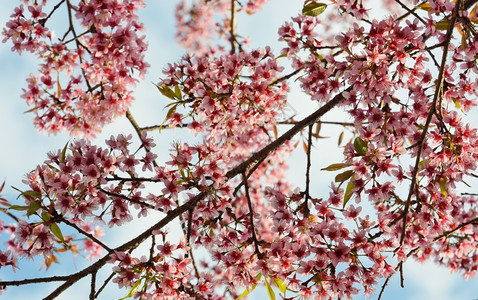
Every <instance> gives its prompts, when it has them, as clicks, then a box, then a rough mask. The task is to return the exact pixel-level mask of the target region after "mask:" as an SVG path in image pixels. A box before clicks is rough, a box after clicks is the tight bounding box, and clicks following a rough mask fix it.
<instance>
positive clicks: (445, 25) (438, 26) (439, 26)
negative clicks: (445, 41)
mask: <svg viewBox="0 0 478 300" xmlns="http://www.w3.org/2000/svg"><path fill="white" fill-rule="evenodd" d="M448 24H449V22H448V21H447V20H445V21H439V22H437V23H436V24H435V28H436V29H438V30H447V29H448Z"/></svg>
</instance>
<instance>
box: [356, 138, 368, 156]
mask: <svg viewBox="0 0 478 300" xmlns="http://www.w3.org/2000/svg"><path fill="white" fill-rule="evenodd" d="M354 149H355V152H357V154H358V155H360V156H364V155H365V154H366V153H367V150H368V147H367V143H366V142H365V141H364V140H362V139H361V138H359V137H356V138H355V140H354Z"/></svg>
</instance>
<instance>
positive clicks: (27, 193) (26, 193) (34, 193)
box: [20, 191, 41, 199]
mask: <svg viewBox="0 0 478 300" xmlns="http://www.w3.org/2000/svg"><path fill="white" fill-rule="evenodd" d="M20 196H26V197H34V198H37V199H41V193H40V192H37V191H24V192H22V193H21V194H20Z"/></svg>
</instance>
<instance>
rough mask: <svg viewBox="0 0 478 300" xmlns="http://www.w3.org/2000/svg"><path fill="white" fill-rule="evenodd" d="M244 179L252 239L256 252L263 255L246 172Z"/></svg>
mask: <svg viewBox="0 0 478 300" xmlns="http://www.w3.org/2000/svg"><path fill="white" fill-rule="evenodd" d="M242 181H243V182H244V190H245V195H246V199H247V206H248V207H249V223H250V224H251V234H252V241H253V243H254V249H255V251H254V252H255V253H256V254H257V255H258V256H259V257H261V256H262V253H261V251H260V250H259V241H258V240H257V236H256V228H255V226H254V209H253V207H252V201H251V195H249V184H248V183H247V178H246V174H245V173H243V174H242Z"/></svg>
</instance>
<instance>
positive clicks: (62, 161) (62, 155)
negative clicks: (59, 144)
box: [60, 142, 69, 164]
mask: <svg viewBox="0 0 478 300" xmlns="http://www.w3.org/2000/svg"><path fill="white" fill-rule="evenodd" d="M68 143H69V142H67V143H66V145H65V147H63V150H62V151H61V158H60V162H61V163H62V164H64V163H65V157H66V148H67V147H68Z"/></svg>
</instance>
